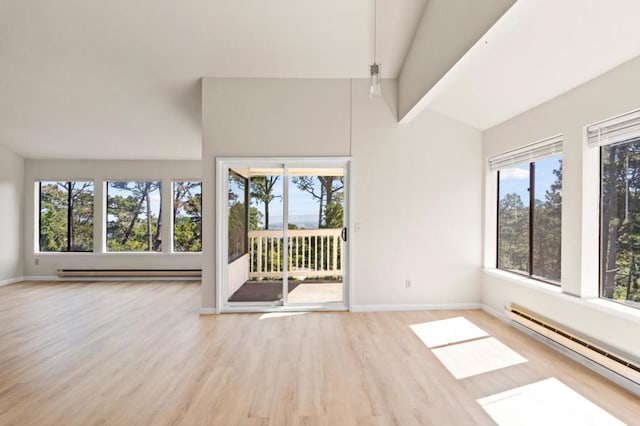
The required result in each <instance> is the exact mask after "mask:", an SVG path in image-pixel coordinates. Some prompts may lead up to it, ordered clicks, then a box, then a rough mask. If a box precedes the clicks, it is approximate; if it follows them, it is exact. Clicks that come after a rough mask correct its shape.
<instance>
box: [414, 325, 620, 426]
mask: <svg viewBox="0 0 640 426" xmlns="http://www.w3.org/2000/svg"><path fill="white" fill-rule="evenodd" d="M409 328H411V330H412V331H413V332H414V333H415V334H416V336H418V338H419V339H420V340H421V341H422V342H423V343H424V344H425V346H426V347H428V348H429V349H431V352H432V353H433V354H434V355H435V356H436V357H437V358H438V360H439V361H440V362H441V363H442V365H443V366H444V367H445V368H446V369H447V370H449V372H450V373H451V374H452V375H453V376H454V377H455V378H456V379H458V380H463V379H466V378H468V377H472V376H476V375H479V374H483V373H489V372H491V371H496V370H500V369H505V368H508V367H511V366H515V365H518V364H522V363H525V362H527V359H526V358H524V357H522V356H521V355H519V354H518V353H517V352H515V351H514V350H512V349H511V348H509V347H508V346H507V345H505V344H503V343H502V342H500V341H499V340H498V339H496V338H494V337H491V336H490V335H489V334H487V333H486V332H485V331H484V330H482V329H481V328H480V327H478V326H476V325H475V324H473V323H472V322H471V321H469V320H467V319H466V318H464V317H455V318H449V319H444V320H437V321H429V322H424V323H419V324H411V325H409ZM477 402H478V404H480V406H481V407H482V408H483V409H484V410H485V411H486V412H487V414H488V415H489V416H490V417H491V418H492V419H493V421H495V422H496V423H497V424H499V425H523V426H524V425H532V426H533V425H536V426H538V425H562V426H566V425H576V426H578V425H579V426H587V425H593V426H603V425H622V424H624V423H622V422H621V421H620V420H618V419H617V418H615V417H614V416H612V415H611V414H609V413H608V412H606V411H605V410H603V409H602V408H600V407H598V406H597V405H596V404H594V403H593V402H591V401H590V400H588V399H587V398H585V397H583V396H582V395H580V394H579V393H577V392H576V391H574V390H573V389H571V388H570V387H568V386H567V385H565V384H564V383H562V382H560V381H559V380H558V379H556V378H549V379H545V380H542V381H539V382H535V383H531V384H527V385H524V386H520V387H516V388H513V389H510V390H508V391H505V392H500V393H497V394H495V395H491V396H487V397H484V398H480V399H478V400H477Z"/></svg>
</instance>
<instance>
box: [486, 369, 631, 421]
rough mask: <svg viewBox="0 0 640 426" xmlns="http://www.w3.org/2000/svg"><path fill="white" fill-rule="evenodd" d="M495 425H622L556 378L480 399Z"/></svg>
mask: <svg viewBox="0 0 640 426" xmlns="http://www.w3.org/2000/svg"><path fill="white" fill-rule="evenodd" d="M478 403H479V404H480V406H482V408H483V409H484V410H485V411H486V412H487V414H489V416H491V418H492V419H493V420H494V421H495V422H496V423H498V424H499V425H563V426H565V425H576V426H577V425H580V426H586V425H594V426H596V425H597V426H604V425H622V424H624V423H622V422H621V421H620V420H618V419H617V418H615V417H613V416H612V415H611V414H609V413H607V412H606V411H604V410H603V409H602V408H600V407H598V406H597V405H595V404H594V403H593V402H591V401H589V400H588V399H587V398H585V397H583V396H582V395H580V394H579V393H577V392H575V391H574V390H573V389H571V388H570V387H568V386H566V385H565V384H564V383H562V382H560V381H559V380H557V379H556V378H553V377H552V378H550V379H546V380H542V381H540V382H536V383H532V384H529V385H525V386H521V387H518V388H515V389H511V390H508V391H506V392H501V393H498V394H495V395H491V396H488V397H486V398H481V399H479V400H478Z"/></svg>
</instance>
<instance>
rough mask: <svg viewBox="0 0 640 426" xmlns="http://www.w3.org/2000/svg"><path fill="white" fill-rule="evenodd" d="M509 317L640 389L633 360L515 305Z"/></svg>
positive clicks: (639, 368)
mask: <svg viewBox="0 0 640 426" xmlns="http://www.w3.org/2000/svg"><path fill="white" fill-rule="evenodd" d="M507 315H508V317H509V318H510V319H511V320H512V321H514V322H516V323H518V324H520V325H522V326H524V327H526V328H528V329H529V330H531V331H533V332H535V333H537V334H539V335H542V336H544V337H546V338H547V339H550V340H551V341H553V342H555V343H557V344H559V345H562V346H564V347H565V348H567V349H570V350H571V351H573V352H575V353H577V354H579V355H581V356H583V357H585V358H587V359H589V360H591V361H593V362H595V363H597V364H598V365H600V366H602V367H604V368H606V369H607V370H610V371H613V372H614V373H617V374H618V375H620V376H622V377H624V378H625V379H628V380H630V381H632V382H634V384H636V385H640V363H638V362H637V361H633V360H631V359H630V357H626V356H624V355H621V354H618V353H615V352H613V351H611V350H609V349H606V348H605V347H604V345H600V344H597V343H593V342H590V341H588V340H587V339H585V338H584V337H581V336H580V335H579V333H576V332H573V331H571V330H570V329H568V328H566V327H563V326H560V325H557V324H554V323H553V322H552V321H549V320H547V319H546V318H544V317H542V316H539V315H537V314H535V313H532V312H531V311H528V310H526V309H524V308H522V307H520V306H518V305H515V304H512V305H511V306H510V307H509V309H508V310H507Z"/></svg>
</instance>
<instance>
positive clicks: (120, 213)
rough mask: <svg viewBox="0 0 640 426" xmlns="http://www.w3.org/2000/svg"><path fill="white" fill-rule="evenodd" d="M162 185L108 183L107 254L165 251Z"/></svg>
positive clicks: (154, 182) (150, 183)
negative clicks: (109, 252)
mask: <svg viewBox="0 0 640 426" xmlns="http://www.w3.org/2000/svg"><path fill="white" fill-rule="evenodd" d="M160 186H161V183H160V182H157V181H153V182H107V250H108V251H161V250H162V232H161V229H162V224H161V220H160V218H161V217H162V211H161V209H162V202H161V191H160Z"/></svg>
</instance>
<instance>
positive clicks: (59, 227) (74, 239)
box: [39, 181, 94, 252]
mask: <svg viewBox="0 0 640 426" xmlns="http://www.w3.org/2000/svg"><path fill="white" fill-rule="evenodd" d="M39 186H40V251H41V252H89V251H93V194H94V186H93V182H75V181H68V182H40V184H39Z"/></svg>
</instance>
